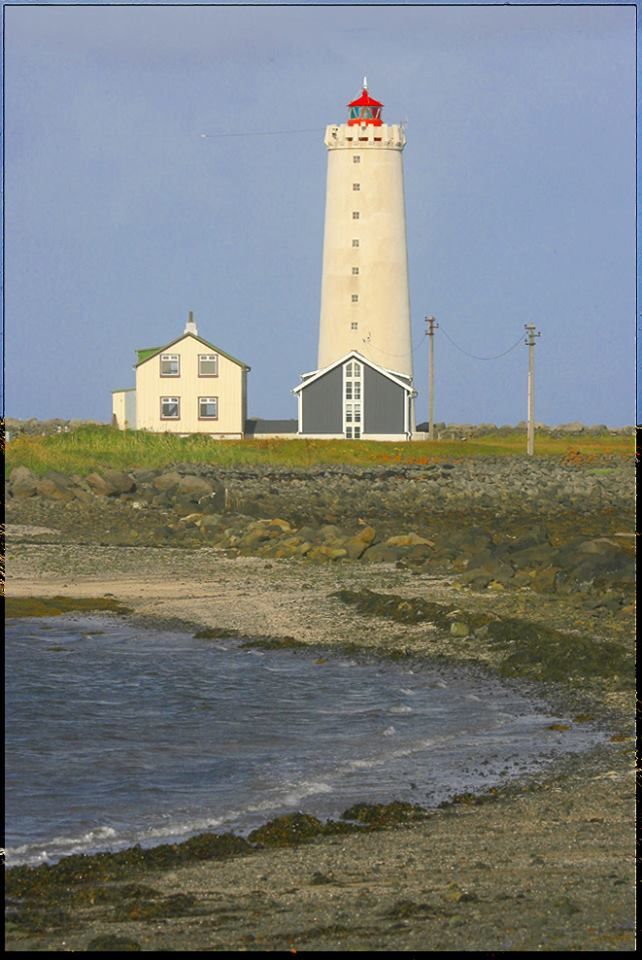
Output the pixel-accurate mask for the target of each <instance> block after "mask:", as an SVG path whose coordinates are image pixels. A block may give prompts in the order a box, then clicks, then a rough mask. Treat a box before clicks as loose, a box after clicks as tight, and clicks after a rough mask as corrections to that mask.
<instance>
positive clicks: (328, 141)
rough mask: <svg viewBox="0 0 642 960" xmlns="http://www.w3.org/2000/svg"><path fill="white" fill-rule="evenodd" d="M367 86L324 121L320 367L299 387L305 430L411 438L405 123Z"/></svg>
mask: <svg viewBox="0 0 642 960" xmlns="http://www.w3.org/2000/svg"><path fill="white" fill-rule="evenodd" d="M382 107H383V104H382V103H380V102H379V100H374V99H373V98H372V97H371V96H370V94H369V93H368V85H367V81H366V78H365V77H364V80H363V89H362V91H361V95H360V96H359V97H358V98H357V99H356V100H353V101H352V103H349V104H348V109H349V115H348V119H347V121H346V122H345V123H342V124H339V125H336V124H333V125H331V126H329V127H326V132H325V145H326V147H327V148H328V180H327V192H326V207H325V233H324V241H323V273H322V280H321V318H320V324H319V354H318V368H317V370H314V371H312V372H311V373H306V374H302V375H301V379H302V382H301V383H300V384H299V386H298V387H295V389H294V391H293V392H294V393H295V395H296V396H297V397H298V402H299V418H298V422H299V427H298V432H299V434H300V435H302V436H317V437H344V438H345V439H346V440H359V439H373V440H398V439H408V440H409V439H411V437H412V434H413V432H414V398H415V395H416V392H415V390H414V388H413V385H412V378H413V371H412V346H411V335H410V301H409V296H408V255H407V251H406V215H405V209H404V189H403V165H402V151H403V148H404V146H405V145H406V136H405V133H404V130H403V128H402V126H401V124H387V123H384V122H383V120H382V119H381V111H382Z"/></svg>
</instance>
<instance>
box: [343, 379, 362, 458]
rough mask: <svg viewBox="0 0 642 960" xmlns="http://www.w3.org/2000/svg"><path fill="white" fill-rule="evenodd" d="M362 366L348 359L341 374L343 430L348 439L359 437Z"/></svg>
mask: <svg viewBox="0 0 642 960" xmlns="http://www.w3.org/2000/svg"><path fill="white" fill-rule="evenodd" d="M362 375H363V368H362V365H361V364H360V363H358V362H357V361H356V360H350V361H349V363H346V365H345V367H344V375H343V432H344V436H345V437H346V438H347V439H348V440H359V439H360V437H361V418H362V403H363V390H362Z"/></svg>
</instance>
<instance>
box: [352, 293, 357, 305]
mask: <svg viewBox="0 0 642 960" xmlns="http://www.w3.org/2000/svg"><path fill="white" fill-rule="evenodd" d="M352 302H353V303H358V302H359V294H358V293H353V294H352Z"/></svg>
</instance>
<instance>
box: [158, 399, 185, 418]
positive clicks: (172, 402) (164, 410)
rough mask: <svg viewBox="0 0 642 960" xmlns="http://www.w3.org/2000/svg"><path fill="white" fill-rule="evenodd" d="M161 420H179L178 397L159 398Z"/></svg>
mask: <svg viewBox="0 0 642 960" xmlns="http://www.w3.org/2000/svg"><path fill="white" fill-rule="evenodd" d="M160 404H161V414H160V415H161V420H180V418H181V398H180V397H161V398H160Z"/></svg>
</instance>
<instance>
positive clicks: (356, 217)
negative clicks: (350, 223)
mask: <svg viewBox="0 0 642 960" xmlns="http://www.w3.org/2000/svg"><path fill="white" fill-rule="evenodd" d="M352 219H353V220H358V219H359V211H358V210H353V211H352Z"/></svg>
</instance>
